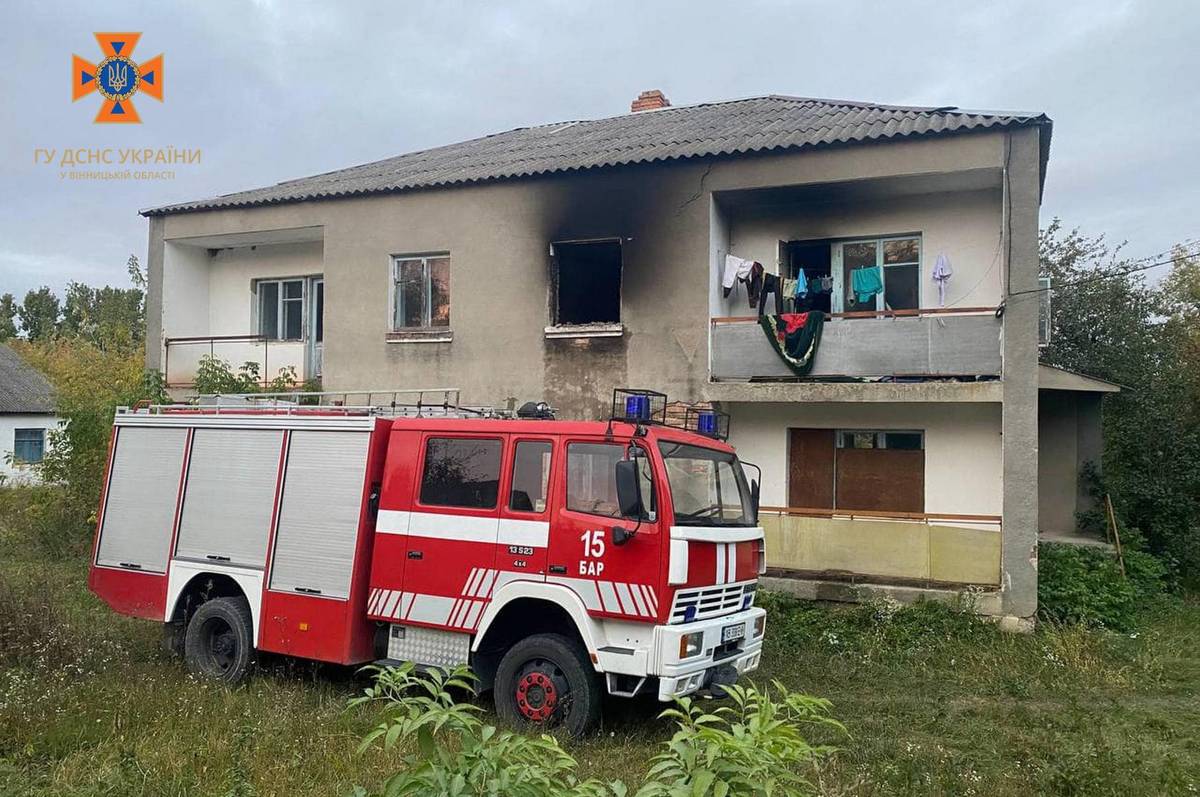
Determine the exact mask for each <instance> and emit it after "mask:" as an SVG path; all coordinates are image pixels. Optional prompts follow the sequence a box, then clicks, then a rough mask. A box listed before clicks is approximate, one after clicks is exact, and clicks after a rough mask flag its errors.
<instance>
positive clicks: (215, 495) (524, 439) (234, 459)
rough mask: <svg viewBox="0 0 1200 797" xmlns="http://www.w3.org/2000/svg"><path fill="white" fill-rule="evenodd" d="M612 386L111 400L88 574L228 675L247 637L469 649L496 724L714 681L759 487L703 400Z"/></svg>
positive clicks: (731, 631) (443, 651)
mask: <svg viewBox="0 0 1200 797" xmlns="http://www.w3.org/2000/svg"><path fill="white" fill-rule="evenodd" d="M660 397H661V398H660ZM614 405H615V412H614V418H613V419H612V420H610V421H608V422H603V421H590V422H574V421H558V420H542V419H532V420H531V419H523V418H521V419H518V418H512V417H481V416H488V415H491V416H495V415H497V413H489V412H486V411H485V412H480V411H478V410H460V409H458V408H457V407H456V406H452V405H450V404H449V403H444V404H443V405H442V406H441V407H440V408H439V407H436V406H435V407H434V408H429V407H428V406H426V405H423V404H422V403H421V402H418V404H417V409H416V411H415V412H414V411H413V410H412V408H411V406H409V407H404V408H399V409H398V407H397V404H396V402H395V400H393V401H392V402H391V405H390V406H389V407H388V408H387V409H386V411H384V410H380V408H378V407H375V406H363V407H351V406H347V405H345V404H343V405H342V406H328V405H324V404H322V405H318V406H307V405H303V404H298V403H293V402H279V401H272V402H269V403H268V402H262V401H255V402H250V401H246V402H244V403H238V404H234V405H233V406H228V405H223V404H221V403H220V402H218V403H217V404H216V405H215V406H197V405H167V406H162V407H149V408H140V409H133V410H119V411H118V414H117V416H116V421H115V424H114V429H113V435H112V441H111V444H110V452H109V462H108V473H107V476H106V480H105V489H104V493H103V496H102V499H101V505H100V510H99V513H98V523H97V533H96V541H95V546H94V551H93V559H92V566H91V571H90V575H89V585H90V587H91V589H92V590H93V591H94V592H95V593H96V594H97V595H99V596H100V597H101V598H102V599H103V600H104V601H106V602H107V603H108V604H109V605H110V606H111V607H112V608H113V609H115V610H116V611H118V612H122V613H124V614H129V615H134V616H138V617H144V618H147V619H153V620H157V621H160V622H163V623H164V624H165V625H166V628H167V630H168V632H169V638H172V639H175V640H177V648H178V649H179V650H181V651H182V652H183V653H184V656H185V658H186V660H187V663H188V665H189V667H191V668H192V669H193V670H194V671H196V672H198V673H201V674H204V675H207V676H211V677H214V678H217V679H221V680H224V681H229V682H233V681H237V680H239V679H241V678H243V677H245V675H246V674H247V672H248V670H249V668H250V666H251V663H252V661H253V657H254V654H255V652H256V651H264V652H270V653H278V654H285V655H289V656H298V657H303V658H308V659H315V660H319V661H325V662H332V663H337V664H345V665H354V664H360V663H365V662H373V661H384V662H400V661H411V662H415V663H417V664H420V665H425V666H436V667H452V666H455V665H459V664H469V665H470V666H471V667H472V669H473V670H474V671H475V673H476V675H477V676H478V677H479V678H480V681H481V687H482V688H483V689H492V690H493V691H494V696H495V702H496V707H497V711H498V713H499V714H500V715H501V717H502V718H503V719H505V720H506V721H509V722H511V723H513V724H516V725H535V726H548V725H563V726H565V727H566V728H567V729H568V730H570V731H571V732H574V733H581V732H583V731H585V730H586V729H588V728H589V727H591V726H592V725H593V724H594V723H595V722H596V721H597V719H598V718H599V712H600V705H601V701H602V696H603V693H604V692H605V691H607V692H608V693H609V694H611V695H618V696H626V697H629V696H633V695H637V694H642V693H645V692H653V693H654V694H656V695H657V696H658V698H659V699H660V700H669V699H671V698H673V697H676V696H680V695H686V694H689V693H693V692H697V691H700V690H711V691H713V692H719V691H720V687H721V686H722V685H724V684H728V683H731V682H733V681H734V680H736V678H737V677H738V676H739V675H741V674H742V673H746V672H749V671H751V670H754V669H755V668H757V667H758V664H759V658H760V655H761V650H762V642H763V633H764V627H765V612H764V611H763V610H762V609H760V608H757V607H755V606H754V595H755V588H756V586H757V581H758V577H759V575H760V574H761V573H762V572H763V571H764V568H765V553H764V547H763V531H762V529H761V528H760V527H759V526H758V524H757V483H756V482H754V481H751V480H749V479H748V478H747V476H746V474H745V471H744V464H743V463H740V462H739V461H738V459H737V456H736V454H735V453H734V451H733V449H732V448H731V447H730V446H728V445H727V444H726V443H725V442H723V440H722V439H720V438H721V437H722V435H721V434H720V430H721V426H722V424H727V420H726V419H722V418H721V417H719V416H720V414H719V413H713V412H711V411H706V412H698V413H695V414H693V413H689V414H688V419H687V420H686V421H685V424H684V426H690V427H691V428H675V427H672V426H668V425H667V424H666V423H665V412H664V411H663V409H662V407H664V406H665V396H662V395H661V394H657V393H652V392H650V391H626V390H621V391H614ZM746 467H753V466H746Z"/></svg>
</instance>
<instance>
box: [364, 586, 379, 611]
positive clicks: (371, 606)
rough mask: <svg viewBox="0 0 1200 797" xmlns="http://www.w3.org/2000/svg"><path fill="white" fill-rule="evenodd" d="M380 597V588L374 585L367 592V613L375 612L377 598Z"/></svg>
mask: <svg viewBox="0 0 1200 797" xmlns="http://www.w3.org/2000/svg"><path fill="white" fill-rule="evenodd" d="M378 597H379V590H377V589H375V588H374V587H372V588H371V591H370V592H369V593H367V614H374V613H375V599H376V598H378Z"/></svg>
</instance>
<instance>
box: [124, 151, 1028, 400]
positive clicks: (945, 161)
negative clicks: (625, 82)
mask: <svg viewBox="0 0 1200 797" xmlns="http://www.w3.org/2000/svg"><path fill="white" fill-rule="evenodd" d="M1004 138H1005V136H1004V134H1000V133H978V134H969V135H961V136H954V137H948V138H943V139H936V140H933V139H925V140H913V141H899V142H888V143H880V144H870V145H860V146H855V147H843V148H829V149H823V150H813V151H808V152H801V153H787V154H774V155H760V156H746V157H743V158H737V159H728V160H710V161H687V162H674V163H659V164H648V165H641V166H633V167H623V168H616V169H608V170H593V171H588V172H580V173H568V174H560V175H553V176H545V177H539V178H531V179H525V180H512V181H505V182H497V183H491V184H480V185H471V186H462V187H456V188H448V189H440V190H427V191H413V192H407V193H401V194H391V195H386V196H372V197H363V198H354V199H341V200H326V201H319V202H304V203H296V204H290V205H278V206H268V207H261V208H248V209H239V210H223V211H208V212H199V213H185V214H175V215H171V216H167V217H163V218H161V219H154V220H152V223H151V245H150V249H151V257H150V263H151V266H152V269H153V268H154V267H155V263H156V262H157V268H156V270H154V271H153V272H152V274H153V278H152V286H154V284H155V283H156V282H157V283H158V284H159V286H158V289H157V290H155V289H154V288H153V287H152V291H151V296H150V300H149V306H148V315H149V316H150V317H151V318H152V319H153V318H155V317H158V316H160V315H161V309H160V308H161V303H162V298H161V296H162V291H161V280H162V279H163V276H164V275H163V265H162V250H163V248H164V245H163V242H164V241H172V240H174V241H185V240H186V239H187V238H188V237H194V236H204V235H216V234H227V233H237V232H250V231H256V230H279V229H291V228H298V227H308V226H316V227H320V228H322V230H323V250H324V275H325V298H326V304H325V307H326V315H325V351H324V364H325V372H324V385H325V387H326V388H327V389H330V390H341V389H363V388H393V387H425V386H437V387H441V386H450V387H459V388H461V389H462V391H463V394H462V397H463V400H464V401H467V402H470V403H481V404H502V403H503V402H504V401H505V400H506V399H507V398H509V397H513V398H516V399H518V400H521V401H524V400H529V399H545V400H547V401H549V402H550V403H551V404H552V405H554V406H556V407H558V408H559V409H560V410H562V412H563V415H564V416H565V417H585V418H586V417H597V416H598V415H599V414H600V413H602V412H603V411H604V410H605V408H606V407H607V406H608V402H609V400H610V398H611V389H612V388H613V387H619V386H636V387H649V388H653V389H657V390H662V391H664V392H666V393H668V394H669V395H671V396H672V397H676V398H681V399H692V400H694V399H703V398H708V397H709V390H710V386H709V385H708V382H707V376H708V374H707V358H708V309H709V308H708V305H709V293H710V290H711V286H710V281H711V280H712V278H713V277H712V272H711V270H710V216H711V192H713V191H723V190H734V189H745V188H765V187H772V186H783V185H800V184H806V183H807V184H819V183H823V182H832V181H853V180H862V179H871V178H886V177H895V176H904V175H913V174H920V175H929V174H952V173H956V172H962V171H969V170H979V169H998V168H999V166H1000V164H1001V162H1002V160H1001V156H1002V153H1003V142H1004ZM1035 170H1036V164H1035ZM1034 179H1035V180H1036V178H1034ZM595 237H620V238H622V240H623V263H624V270H623V275H622V310H621V318H622V322H623V323H624V324H625V327H626V333H625V335H624V336H623V337H622V338H619V339H613V338H608V339H603V338H595V339H572V340H547V339H546V338H545V335H544V332H543V330H544V327H545V326H546V325H547V324H548V323H549V319H550V301H551V296H550V280H549V275H550V255H549V245H550V243H551V242H553V241H556V240H569V239H581V238H595ZM424 252H449V253H450V257H451V276H450V288H451V300H450V316H451V328H452V330H453V335H454V338H453V341H452V342H450V343H395V342H391V343H389V342H387V341H386V332H387V329H388V320H389V313H390V308H389V305H388V282H389V267H390V264H389V263H390V261H389V258H390V256H391V255H394V254H405V253H424ZM168 276H169V275H168ZM168 321H169V320H168ZM153 324H154V321H153V320H152V321H151V325H153ZM168 326H169V323H168ZM148 331H149V333H150V340H151V341H155V340H160V338H161V334H162V332H161V327H160V329H159V330H157V332H156V330H155V329H153V326H151V328H150V329H149V330H148ZM167 334H170V330H169V329H168V330H167ZM160 359H161V347H156V346H150V347H148V352H147V361H148V363H149V364H150V365H151V366H154V367H161V366H160V362H159V360H160ZM712 397H713V398H718V396H715V395H714V396H712Z"/></svg>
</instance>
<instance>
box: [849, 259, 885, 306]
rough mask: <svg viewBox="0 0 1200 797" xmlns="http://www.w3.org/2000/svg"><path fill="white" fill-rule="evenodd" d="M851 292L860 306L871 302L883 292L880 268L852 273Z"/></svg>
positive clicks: (865, 268)
mask: <svg viewBox="0 0 1200 797" xmlns="http://www.w3.org/2000/svg"><path fill="white" fill-rule="evenodd" d="M850 290H851V291H853V292H854V298H855V299H856V300H857V302H858V303H859V304H863V303H865V302H869V301H871V297H872V296H874V295H875V294H877V293H882V292H883V277H882V275H881V274H880V273H879V266H866V267H864V268H856V269H854V270H853V271H851V272H850Z"/></svg>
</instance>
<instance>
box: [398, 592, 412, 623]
mask: <svg viewBox="0 0 1200 797" xmlns="http://www.w3.org/2000/svg"><path fill="white" fill-rule="evenodd" d="M416 602H417V595H416V593H415V592H406V593H404V597H403V598H401V599H400V605H401V606H402V607H403V611H399V610H398V611H397V612H396V614H394V615H392V616H393V617H396V618H405V619H407V618H408V613H409V612H411V611H412V607H413V604H414V603H416Z"/></svg>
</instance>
